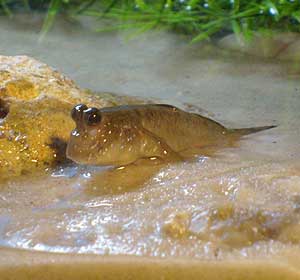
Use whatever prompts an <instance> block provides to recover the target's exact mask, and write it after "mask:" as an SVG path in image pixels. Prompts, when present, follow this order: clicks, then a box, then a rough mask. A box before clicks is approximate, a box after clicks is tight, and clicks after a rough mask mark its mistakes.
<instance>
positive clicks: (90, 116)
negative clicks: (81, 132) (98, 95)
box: [84, 108, 101, 125]
mask: <svg viewBox="0 0 300 280" xmlns="http://www.w3.org/2000/svg"><path fill="white" fill-rule="evenodd" d="M84 120H85V123H86V124H87V125H96V124H98V123H99V122H101V113H100V111H99V110H98V109H97V108H89V109H87V110H84Z"/></svg>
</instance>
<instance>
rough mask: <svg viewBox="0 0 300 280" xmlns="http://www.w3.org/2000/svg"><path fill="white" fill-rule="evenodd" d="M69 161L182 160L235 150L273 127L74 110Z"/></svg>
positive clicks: (136, 109) (170, 112) (159, 113)
mask: <svg viewBox="0 0 300 280" xmlns="http://www.w3.org/2000/svg"><path fill="white" fill-rule="evenodd" d="M72 117H73V119H74V121H75V122H76V128H75V129H74V130H73V131H72V133H71V137H70V140H69V143H68V147H67V156H68V157H69V158H70V159H72V160H73V161H75V162H77V163H82V164H92V165H128V164H130V163H133V162H136V161H138V160H140V159H162V160H166V161H168V160H179V159H181V154H182V153H184V152H185V151H186V150H188V149H193V148H197V149H200V150H201V148H203V149H205V148H207V147H209V146H219V145H222V146H223V145H230V144H231V143H233V142H235V141H236V140H238V139H239V138H240V137H241V136H243V135H246V134H249V133H254V132H258V131H261V130H265V129H269V128H272V127H273V126H266V127H258V128H246V129H227V128H226V127H224V126H223V125H221V124H220V123H218V122H216V121H214V120H211V119H209V118H206V117H203V116H201V115H198V114H194V113H189V112H185V111H183V110H181V109H179V108H177V107H174V106H170V105H164V104H146V105H129V106H116V107H109V108H103V109H96V108H87V107H86V106H85V105H77V106H75V107H74V109H73V110H72Z"/></svg>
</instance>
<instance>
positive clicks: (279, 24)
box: [0, 0, 300, 41]
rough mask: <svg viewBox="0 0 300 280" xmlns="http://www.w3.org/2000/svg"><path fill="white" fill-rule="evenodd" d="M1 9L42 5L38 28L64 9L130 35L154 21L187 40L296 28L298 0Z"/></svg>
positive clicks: (8, 3)
mask: <svg viewBox="0 0 300 280" xmlns="http://www.w3.org/2000/svg"><path fill="white" fill-rule="evenodd" d="M0 3H1V8H2V11H3V12H5V13H6V14H7V15H11V14H12V11H14V10H15V9H17V8H20V7H25V8H27V9H44V10H45V11H46V17H45V21H44V26H43V32H44V33H45V32H47V31H49V29H50V27H51V25H52V23H53V21H54V20H55V16H56V15H57V14H59V13H67V14H68V15H70V16H72V17H76V16H78V15H85V16H89V17H94V18H105V19H110V20H109V21H108V22H109V24H108V25H107V27H105V28H100V29H98V31H107V30H113V29H134V30H135V31H134V32H133V35H135V34H139V33H142V32H145V31H147V30H149V29H153V28H157V27H165V28H171V29H177V30H181V31H183V32H185V33H187V34H191V35H192V36H193V39H192V41H200V40H203V39H207V38H211V37H212V36H214V35H218V34H220V33H221V34H223V33H230V32H234V33H236V34H238V35H243V36H244V37H246V38H249V37H251V34H252V33H253V32H254V31H259V30H264V31H265V30H276V31H277V30H280V31H293V32H299V31H300V25H299V24H300V1H299V0H149V1H146V0H122V1H121V0H106V1H101V0H81V1H80V0H49V1H47V0H44V1H34V0H19V1H18V0H14V1H13V0H0Z"/></svg>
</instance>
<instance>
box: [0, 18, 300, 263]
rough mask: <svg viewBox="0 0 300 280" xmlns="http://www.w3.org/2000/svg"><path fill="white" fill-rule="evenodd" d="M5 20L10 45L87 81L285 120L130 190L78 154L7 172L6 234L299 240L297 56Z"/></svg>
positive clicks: (57, 247) (227, 251)
mask: <svg viewBox="0 0 300 280" xmlns="http://www.w3.org/2000/svg"><path fill="white" fill-rule="evenodd" d="M0 21H1V26H2V28H1V30H0V34H1V36H2V37H3V38H6V40H2V41H1V42H0V48H1V52H2V54H5V55H17V54H27V55H31V56H33V57H35V58H37V59H40V60H42V61H44V62H47V63H48V64H49V65H51V66H53V67H56V68H58V69H59V70H60V71H63V72H64V73H65V74H67V75H68V76H70V77H71V78H73V79H75V80H76V81H77V82H78V83H79V85H81V86H82V87H87V88H91V89H93V90H98V91H99V90H100V91H102V90H103V91H113V92H117V93H122V94H128V95H133V96H141V97H147V98H152V99H154V100H160V101H161V102H164V103H169V104H173V105H177V106H180V107H182V108H185V109H187V110H194V111H197V112H198V113H199V112H200V113H202V114H204V115H206V116H209V117H211V118H214V119H216V120H218V121H220V122H222V123H223V124H225V125H226V126H228V127H253V126H261V125H273V124H276V125H278V127H277V128H275V129H272V130H268V131H265V132H261V133H259V134H254V135H251V136H247V137H245V138H244V139H242V141H241V142H240V145H239V146H238V147H235V148H232V149H225V150H221V151H219V153H217V155H216V156H215V157H207V158H205V157H197V158H195V160H193V161H190V162H184V163H178V164H174V165H167V166H162V167H161V168H158V169H157V170H155V172H154V173H153V176H151V177H150V178H149V179H148V180H147V181H146V182H145V184H144V185H143V186H141V187H139V188H137V189H134V190H126V189H125V190H124V189H122V188H121V189H120V188H118V187H116V188H112V189H110V188H106V189H105V188H102V189H100V190H99V187H97V184H95V182H94V183H93V184H92V185H91V184H90V181H91V178H93V176H94V175H95V174H96V173H97V172H99V170H97V168H85V167H78V166H69V167H67V168H66V167H63V166H62V167H59V168H58V169H57V170H54V171H51V172H50V173H48V174H47V175H46V177H44V176H43V175H41V177H39V176H37V177H36V178H29V179H28V178H23V179H19V180H17V181H14V182H9V183H8V184H7V185H5V186H4V187H2V188H1V193H0V222H1V227H0V235H1V236H0V243H1V244H2V245H3V246H5V247H10V248H21V249H29V250H36V251H46V252H62V253H80V254H84V253H92V254H101V255H131V256H145V257H188V258H197V259H199V260H204V259H205V260H216V259H217V260H220V259H232V258H234V259H253V258H254V259H255V258H257V259H262V258H264V259H268V258H270V257H272V258H276V257H282V256H285V255H286V254H287V252H293V253H296V254H297V253H298V252H299V244H300V239H299V237H298V236H299V234H298V233H299V232H300V229H299V219H300V217H299V197H300V172H299V155H300V152H299V151H300V143H299V136H300V128H299V124H298V122H299V117H300V110H299V105H300V96H299V90H300V83H299V81H298V80H297V79H295V77H296V76H297V75H298V72H297V71H298V70H297V68H295V67H294V65H293V64H292V63H286V62H282V63H279V62H277V61H272V60H262V59H256V58H255V57H251V58H250V57H244V56H241V55H231V54H230V53H228V52H225V51H222V50H219V49H217V48H216V47H215V46H209V45H207V44H205V45H201V44H196V45H192V46H190V45H188V44H186V42H184V41H183V40H182V38H181V37H180V36H177V35H174V34H168V33H164V35H161V34H156V33H154V34H150V35H149V36H148V37H147V36H146V37H141V38H138V39H137V40H136V41H129V42H126V41H124V39H123V38H124V37H122V35H121V34H104V35H101V36H100V35H95V34H93V33H90V32H87V29H86V27H84V26H78V27H76V29H75V30H76V31H73V29H72V30H71V29H70V26H68V24H62V21H60V20H59V21H58V22H57V26H56V27H55V29H54V31H53V32H52V33H51V34H49V36H48V37H46V39H45V41H44V42H42V43H38V42H37V39H38V34H37V33H36V32H33V31H32V29H31V28H29V27H34V28H36V29H35V30H37V27H36V26H37V23H38V22H40V19H39V17H38V16H36V17H35V18H34V17H33V18H31V19H29V18H28V17H26V16H24V17H20V18H17V19H15V20H14V21H13V22H12V21H9V20H8V19H6V18H5V19H4V18H1V19H0ZM20 42H22V44H20ZM112 46H115V47H113V48H112ZM103 172H105V170H104V171H103ZM140 172H145V174H148V173H147V172H148V171H147V170H145V169H141V170H140ZM45 182H46V185H45ZM295 233H297V234H295Z"/></svg>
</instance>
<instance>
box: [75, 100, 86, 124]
mask: <svg viewBox="0 0 300 280" xmlns="http://www.w3.org/2000/svg"><path fill="white" fill-rule="evenodd" d="M87 108H88V107H87V106H86V105H84V104H78V105H76V106H75V107H74V108H73V109H72V111H71V117H72V119H73V120H74V121H79V120H81V119H82V115H83V111H84V110H87Z"/></svg>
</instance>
